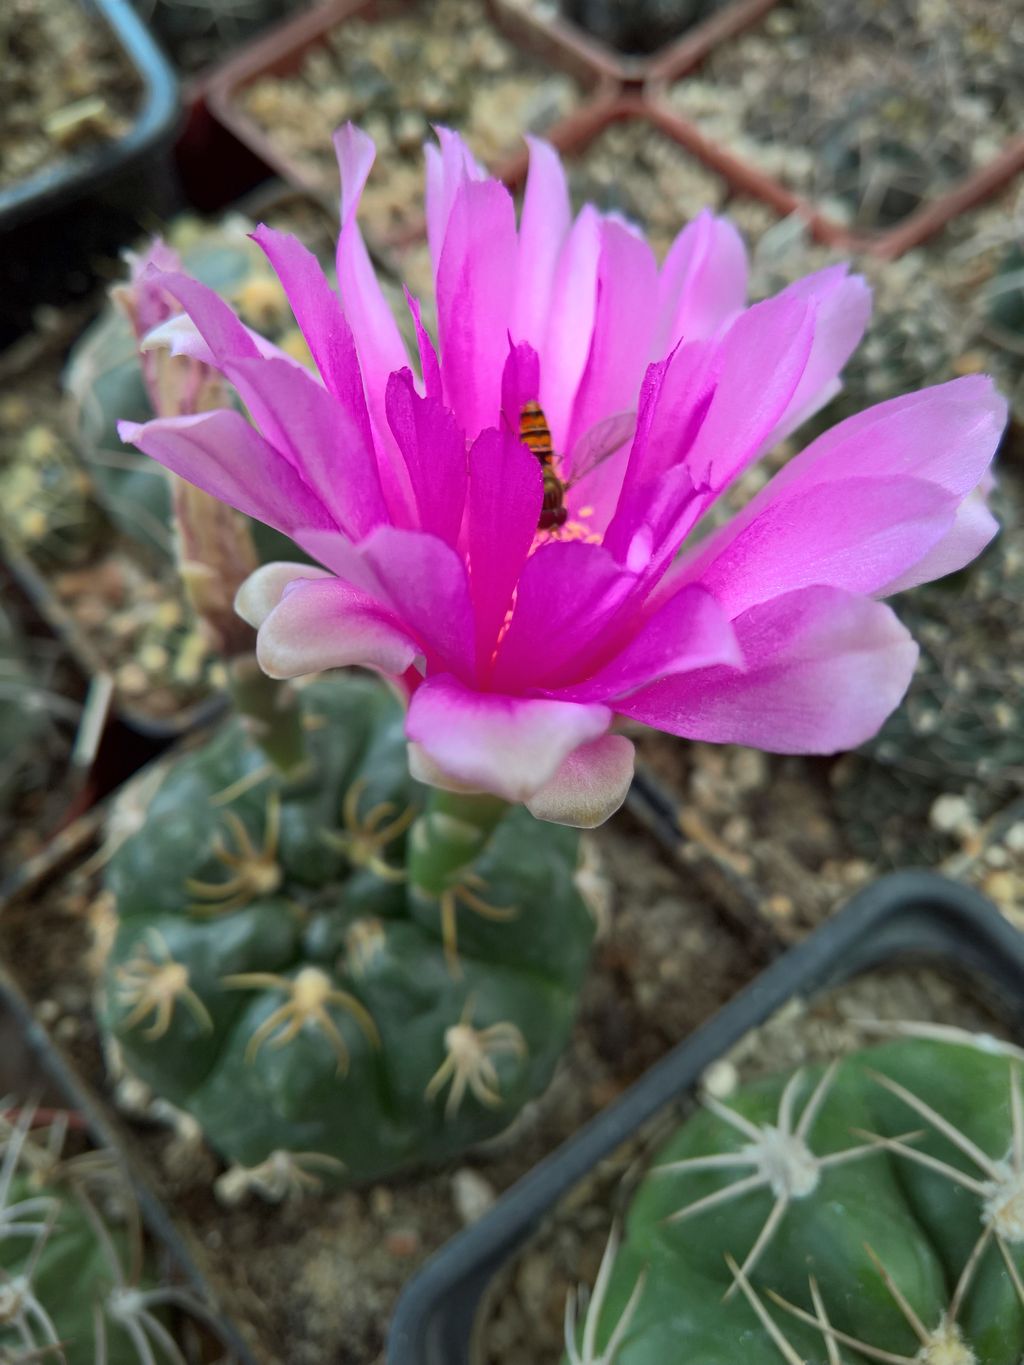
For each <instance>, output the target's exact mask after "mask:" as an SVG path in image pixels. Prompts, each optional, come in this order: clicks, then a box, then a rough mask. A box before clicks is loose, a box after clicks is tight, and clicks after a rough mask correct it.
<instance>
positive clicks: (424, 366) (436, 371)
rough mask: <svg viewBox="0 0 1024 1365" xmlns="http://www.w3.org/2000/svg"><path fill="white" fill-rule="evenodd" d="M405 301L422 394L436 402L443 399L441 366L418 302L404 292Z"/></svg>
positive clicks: (407, 292)
mask: <svg viewBox="0 0 1024 1365" xmlns="http://www.w3.org/2000/svg"><path fill="white" fill-rule="evenodd" d="M405 301H406V303H407V304H408V306H409V312H410V313H411V314H412V323H413V326H414V327H415V328H416V341H417V346H418V349H419V353H420V374H421V375H422V377H423V392H424V393H425V394H426V395H427V397H428V398H436V399H437V400H438V402H440V401H441V399H442V397H443V390H442V388H441V365H440V362H439V361H438V358H437V351H435V349H434V343H433V342H432V341H431V339H430V334H429V333H428V331H427V329H426V328H425V327H424V325H423V318H422V316H421V314H420V301H419V299H416V298H414V297H413V296H412V294H410V293H409V291H408V289H406V291H405Z"/></svg>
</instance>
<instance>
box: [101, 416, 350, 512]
mask: <svg viewBox="0 0 1024 1365" xmlns="http://www.w3.org/2000/svg"><path fill="white" fill-rule="evenodd" d="M117 430H118V434H119V436H120V437H121V440H122V441H124V442H125V443H126V444H127V445H134V446H138V448H139V450H141V451H143V452H144V453H145V454H146V455H150V456H152V458H153V459H154V460H157V461H159V463H160V464H162V465H163V466H164V467H165V468H166V469H169V470H171V471H172V473H174V474H178V475H180V477H181V478H183V479H186V480H187V481H188V482H189V483H193V484H195V485H196V487H197V488H202V489H204V490H205V491H206V492H207V493H209V494H211V495H212V496H213V497H215V498H217V499H219V500H220V501H221V502H226V503H227V504H228V506H229V507H235V508H237V509H238V511H239V512H244V513H245V514H246V516H250V517H255V518H256V520H257V521H262V522H265V523H266V524H267V525H268V526H273V527H275V528H276V529H277V530H278V531H283V532H284V533H285V534H286V535H292V534H293V533H294V532H295V531H296V530H297V529H298V528H299V527H301V526H310V527H317V528H320V529H328V528H330V529H334V528H335V522H334V519H333V517H332V515H331V513H330V511H329V510H328V508H327V507H325V506H324V504H323V502H321V500H320V498H319V496H318V495H317V494H316V493H315V492H314V491H313V489H312V488H310V487H309V485H308V484H307V483H306V482H305V480H304V479H303V478H302V477H301V475H300V474H299V473H298V472H297V471H296V470H295V469H294V468H293V466H292V465H291V464H290V463H289V462H288V461H287V460H286V459H285V458H284V456H283V455H281V454H280V453H279V452H278V451H277V450H275V449H274V447H273V446H272V445H270V443H269V442H268V441H265V440H264V439H263V437H262V436H261V435H260V434H259V432H258V431H255V430H254V429H253V427H252V426H250V424H249V423H248V422H247V421H246V420H245V418H244V417H243V416H242V415H241V413H239V412H234V411H230V410H227V409H218V410H217V411H214V412H201V413H197V414H195V415H192V416H188V417H164V418H157V419H156V420H155V421H152V422H145V423H142V424H139V423H136V422H119V423H118V428H117Z"/></svg>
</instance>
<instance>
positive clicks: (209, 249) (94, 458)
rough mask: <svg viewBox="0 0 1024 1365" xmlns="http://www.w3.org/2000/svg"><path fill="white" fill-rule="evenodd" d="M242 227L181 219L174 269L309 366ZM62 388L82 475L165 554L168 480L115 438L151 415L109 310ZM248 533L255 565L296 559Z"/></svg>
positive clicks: (269, 539) (119, 318)
mask: <svg viewBox="0 0 1024 1365" xmlns="http://www.w3.org/2000/svg"><path fill="white" fill-rule="evenodd" d="M248 230H249V224H248V223H246V222H245V220H244V219H242V218H237V219H228V220H227V221H226V222H225V223H223V224H222V225H220V226H216V227H201V226H198V225H197V224H195V223H194V222H193V221H192V220H188V219H186V220H184V221H183V222H182V223H180V224H179V225H178V226H177V228H173V227H172V230H171V233H170V235H169V239H168V240H169V245H171V246H172V247H175V248H177V249H178V250H179V252H180V255H181V261H182V268H183V270H185V271H186V272H187V273H188V274H189V275H192V276H194V277H195V278H196V279H199V280H201V281H202V282H203V283H204V284H206V285H208V286H209V287H210V288H211V289H214V290H216V291H217V293H218V294H220V295H221V296H222V297H224V298H226V299H228V300H230V301H231V302H232V303H233V304H234V305H235V306H236V307H237V309H238V311H239V314H240V316H241V317H242V320H243V321H244V322H247V323H248V324H249V325H250V326H252V327H254V328H255V329H256V330H257V331H259V332H262V333H263V334H265V335H266V336H268V337H269V338H270V339H271V340H272V341H275V342H276V343H277V344H278V345H280V346H281V347H282V348H283V349H285V350H287V351H289V352H291V353H292V354H294V355H295V356H296V358H297V359H308V351H307V350H306V348H305V343H304V342H303V340H302V336H301V333H300V332H299V331H298V329H297V327H296V325H295V321H294V318H293V317H292V313H291V309H290V308H289V306H288V302H287V299H286V297H285V294H284V291H283V289H282V288H281V286H280V284H279V282H278V280H277V277H276V276H275V275H274V273H273V271H272V270H271V269H270V266H269V265H268V263H267V260H266V258H265V257H264V255H263V252H262V251H261V250H260V249H259V247H258V246H257V245H256V244H255V242H252V241H250V240H249V238H248V237H247V235H246V233H247V232H248ZM64 386H65V388H66V390H67V392H68V393H69V394H70V396H71V398H72V403H73V429H74V434H75V443H76V445H77V447H78V450H79V452H80V453H81V456H82V459H83V460H85V462H86V464H87V465H88V467H89V472H90V474H91V476H92V480H93V483H94V485H95V488H96V492H97V496H98V498H99V501H100V502H101V503H102V505H103V509H104V511H105V512H106V513H107V515H108V516H109V517H110V519H111V521H112V522H113V523H114V525H115V526H116V527H117V528H118V529H119V530H120V531H122V532H123V533H124V534H125V535H127V536H128V537H129V538H130V539H132V540H135V541H138V542H140V543H142V544H143V545H146V546H147V547H148V548H150V549H153V550H156V551H157V552H158V553H159V554H161V555H170V554H171V553H172V552H173V540H172V534H171V493H170V482H169V480H168V476H167V474H166V472H165V471H164V470H163V469H162V468H161V467H160V466H159V465H158V464H156V463H155V461H153V460H151V459H149V458H148V457H147V456H145V455H143V454H141V453H140V452H139V451H137V450H136V449H135V448H134V447H133V446H126V445H125V444H124V443H123V442H122V441H121V439H120V438H119V436H118V434H117V423H118V422H119V421H121V420H129V421H133V422H146V421H149V419H150V418H151V417H152V416H153V410H152V407H151V406H150V401H149V397H148V395H147V393H146V385H145V383H144V382H143V377H142V368H141V365H140V363H139V354H138V344H137V342H136V339H135V337H134V335H133V334H132V329H131V326H130V325H129V322H128V319H127V318H126V317H125V316H124V315H123V314H122V313H121V311H120V310H119V309H118V308H117V307H116V305H115V304H114V303H112V302H111V303H108V304H107V306H106V308H105V309H104V310H103V312H102V313H101V314H100V316H99V317H98V318H97V319H96V321H95V322H94V323H93V324H92V326H91V327H90V328H89V329H88V331H86V332H85V333H84V335H83V336H82V337H81V339H80V340H79V341H78V342H77V343H76V344H75V346H74V347H73V349H72V351H71V355H70V358H69V361H68V367H67V371H66V374H65V380H64ZM251 524H252V530H253V535H254V538H255V540H256V544H257V548H258V550H259V553H260V557H261V559H263V560H264V561H268V560H272V559H291V560H295V559H300V560H301V559H304V558H305V556H304V555H303V554H302V553H301V552H300V551H298V550H297V549H296V547H295V546H294V545H293V544H292V542H291V541H290V540H288V539H287V537H285V536H283V535H281V534H280V532H278V531H274V530H272V529H271V528H270V527H267V526H263V525H262V523H257V522H253V523H251Z"/></svg>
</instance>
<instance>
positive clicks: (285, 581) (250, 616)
mask: <svg viewBox="0 0 1024 1365" xmlns="http://www.w3.org/2000/svg"><path fill="white" fill-rule="evenodd" d="M332 577H333V575H332V574H329V573H328V572H327V570H326V569H318V568H316V567H315V566H314V565H312V564H289V563H285V562H283V561H278V562H276V563H274V564H261V565H260V567H259V568H258V569H256V570H255V571H254V572H253V573H251V574H250V575H249V577H248V578H247V579H246V580H245V582H244V583H243V584H242V586H241V587H240V588H239V589H238V592H237V593H236V594H235V611H236V612H237V613H238V615H239V616H240V617H241V618H242V620H243V621H245V622H247V623H248V624H249V625H250V626H252V627H253V629H255V630H259V628H260V626H262V624H263V622H264V621H265V620H266V619H267V617H268V616H269V615H270V613H271V612H272V611H273V610H274V608H275V607H276V606H277V604H278V602H280V600H281V598H282V597H283V596H284V591H285V588H287V587H289V586H290V585H291V584H292V583H294V582H296V581H297V580H298V579H304V578H332Z"/></svg>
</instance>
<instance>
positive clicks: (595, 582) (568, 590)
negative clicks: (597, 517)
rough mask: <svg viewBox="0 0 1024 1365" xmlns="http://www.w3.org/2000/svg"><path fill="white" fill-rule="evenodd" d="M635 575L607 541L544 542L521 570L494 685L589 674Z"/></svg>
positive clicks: (516, 687) (541, 684) (536, 683)
mask: <svg viewBox="0 0 1024 1365" xmlns="http://www.w3.org/2000/svg"><path fill="white" fill-rule="evenodd" d="M635 581H636V580H635V576H634V575H633V574H630V573H628V572H627V571H625V570H624V569H623V568H622V567H621V565H619V564H617V563H616V562H615V560H614V559H613V558H612V557H611V555H609V554H608V552H607V551H606V550H604V549H603V548H602V547H601V546H600V545H587V544H584V543H583V542H582V541H553V542H551V543H549V544H547V545H542V546H541V547H540V549H538V550H537V551H536V552H535V553H534V554H532V555H531V556H530V558H529V559H528V560H527V561H526V564H525V566H524V568H523V571H522V573H521V575H520V577H519V585H518V588H517V589H516V604H515V610H514V611H513V613H512V620H511V622H510V624H509V627H508V631H507V633H506V635H505V636H504V638H503V639H502V642H501V646H500V648H499V650H498V656H497V659H496V660H495V665H494V674H493V678H492V685H493V686H494V687H496V688H498V689H499V690H505V691H509V692H519V691H522V690H524V689H525V688H529V687H534V688H545V689H547V688H555V687H564V686H567V685H568V684H569V683H572V682H578V681H580V680H581V678H584V677H587V676H588V675H589V673H590V672H592V671H593V669H594V667H595V666H596V663H595V659H597V660H600V659H601V656H602V651H603V646H604V641H605V636H606V634H607V631H608V628H609V626H611V625H613V624H614V620H615V612H616V609H617V608H618V607H619V606H621V604H622V603H623V602H624V601H625V600H626V599H627V598H628V597H629V595H630V592H631V590H632V589H633V586H634V584H635Z"/></svg>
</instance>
